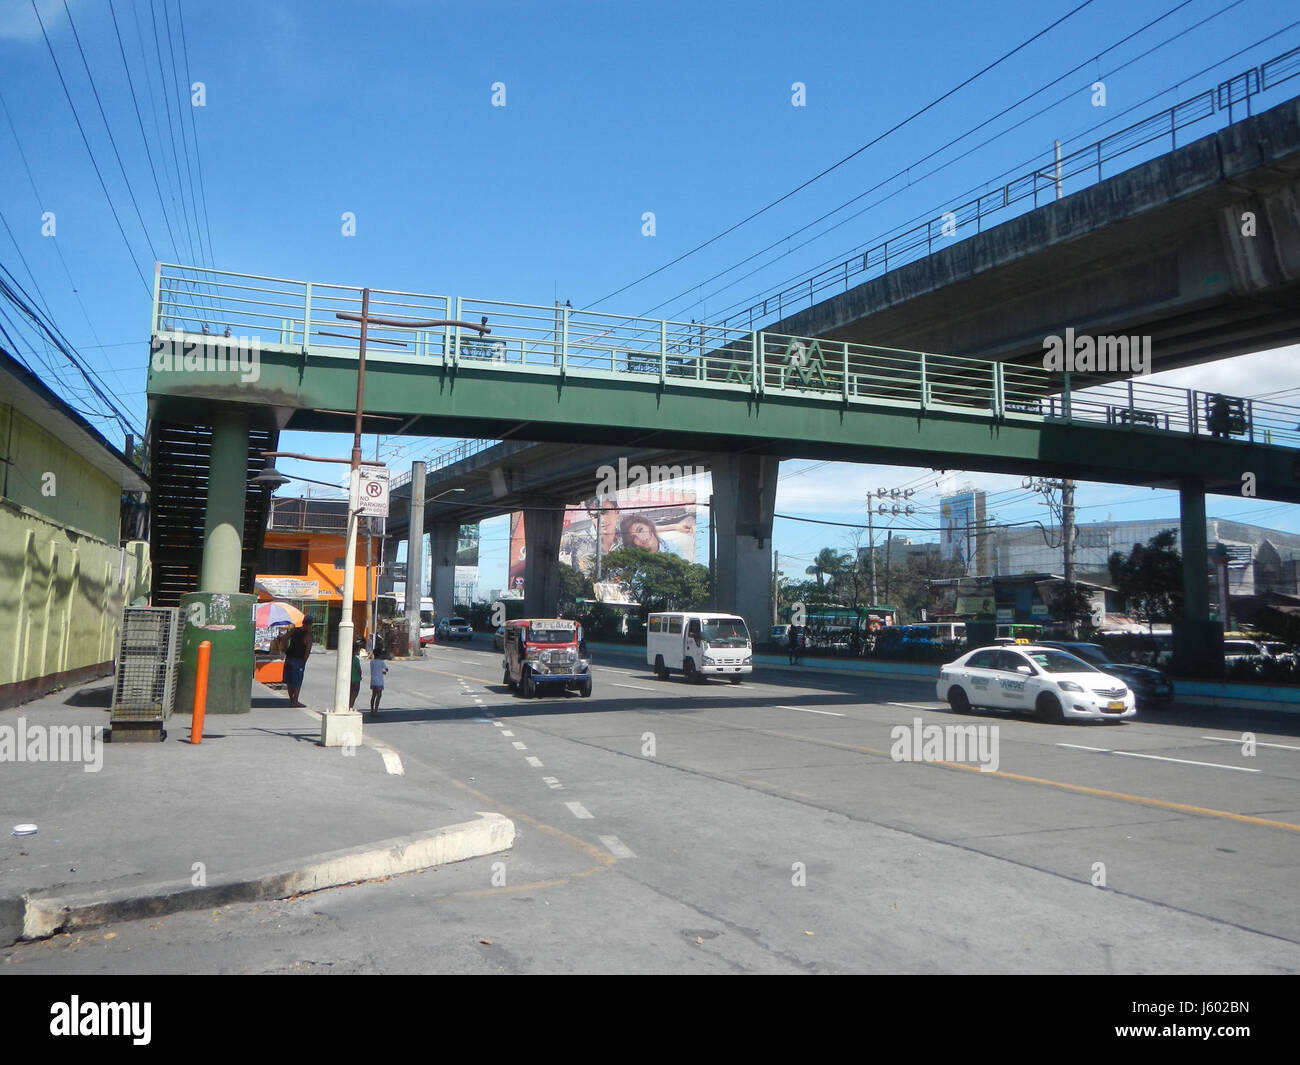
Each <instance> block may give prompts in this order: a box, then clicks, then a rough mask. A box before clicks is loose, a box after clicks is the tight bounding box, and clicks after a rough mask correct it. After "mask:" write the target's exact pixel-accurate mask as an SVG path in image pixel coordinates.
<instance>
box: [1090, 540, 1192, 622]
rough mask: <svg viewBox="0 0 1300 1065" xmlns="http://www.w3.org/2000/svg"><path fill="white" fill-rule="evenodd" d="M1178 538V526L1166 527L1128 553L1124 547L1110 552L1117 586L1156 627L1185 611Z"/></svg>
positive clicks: (1139, 616) (1140, 616)
mask: <svg viewBox="0 0 1300 1065" xmlns="http://www.w3.org/2000/svg"><path fill="white" fill-rule="evenodd" d="M1177 538H1178V532H1177V530H1175V529H1164V530H1162V531H1161V532H1158V533H1156V535H1155V536H1153V537H1151V539H1150V540H1148V541H1147V543H1146V544H1145V546H1144V545H1142V544H1134V545H1133V550H1132V551H1130V552H1129V553H1128V556H1127V557H1125V555H1124V554H1123V553H1122V552H1120V551H1116V552H1115V553H1114V554H1112V555H1111V556H1110V576H1111V580H1112V581H1113V582H1114V584H1115V588H1116V589H1117V590H1118V591H1119V593H1120V595H1122V596H1123V597H1124V600H1125V602H1127V603H1128V607H1129V610H1131V611H1132V612H1133V614H1134V615H1135V616H1136V617H1137V619H1138V620H1139V621H1145V622H1146V623H1147V626H1148V627H1149V628H1150V629H1151V630H1152V631H1154V629H1155V623H1156V622H1157V621H1173V620H1174V618H1176V617H1179V616H1180V615H1181V614H1182V612H1183V556H1182V555H1181V554H1180V553H1179V551H1178V548H1176V547H1174V542H1175V541H1176V540H1177ZM1204 564H1205V560H1204V559H1202V560H1201V565H1202V566H1203V565H1204Z"/></svg>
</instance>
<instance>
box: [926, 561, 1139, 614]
mask: <svg viewBox="0 0 1300 1065" xmlns="http://www.w3.org/2000/svg"><path fill="white" fill-rule="evenodd" d="M1064 583H1065V578H1064V577H1062V576H1061V575H1060V574H1059V573H1051V572H1044V573H1022V574H1018V575H1015V576H1010V575H1008V576H996V577H955V578H952V579H950V580H939V581H930V582H929V584H930V617H931V619H934V618H974V617H976V616H977V615H978V616H981V617H987V618H990V619H996V620H997V621H999V622H1002V623H1013V622H1020V623H1028V624H1038V625H1043V626H1044V627H1049V626H1050V625H1051V623H1052V606H1051V604H1052V599H1053V598H1054V596H1055V594H1056V592H1057V589H1059V588H1060V587H1061V586H1062V585H1063V584H1064ZM1076 583H1078V584H1080V585H1082V586H1083V587H1084V588H1086V589H1087V590H1088V591H1089V592H1091V593H1092V599H1093V623H1094V624H1096V625H1097V626H1099V627H1100V626H1102V625H1103V624H1104V623H1107V622H1109V621H1110V620H1112V619H1115V618H1117V616H1118V610H1119V605H1120V599H1119V595H1118V593H1117V592H1116V591H1115V589H1114V588H1112V587H1110V586H1109V585H1105V584H1100V583H1097V582H1094V581H1088V580H1078V581H1076Z"/></svg>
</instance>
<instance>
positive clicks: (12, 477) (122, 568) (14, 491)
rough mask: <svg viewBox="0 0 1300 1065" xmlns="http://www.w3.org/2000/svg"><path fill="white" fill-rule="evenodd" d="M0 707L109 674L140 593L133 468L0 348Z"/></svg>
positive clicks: (144, 566)
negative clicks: (125, 619)
mask: <svg viewBox="0 0 1300 1065" xmlns="http://www.w3.org/2000/svg"><path fill="white" fill-rule="evenodd" d="M0 396H2V397H3V399H0V633H3V634H4V639H3V641H0V707H7V706H16V705H17V704H19V703H23V702H26V701H27V700H29V699H35V698H37V697H38V696H41V695H44V694H45V693H46V692H49V691H51V690H53V689H54V688H57V687H59V686H61V685H69V684H78V683H81V682H82V681H85V680H90V679H92V678H94V677H102V676H105V675H107V674H109V673H111V672H112V670H113V661H114V660H115V659H116V657H117V650H118V648H117V642H118V638H119V632H120V628H121V622H122V609H123V607H124V606H127V605H130V604H132V603H140V604H143V603H144V602H145V601H146V597H147V596H148V594H149V582H150V566H149V545H148V543H147V542H146V541H145V539H144V537H145V536H146V535H147V533H146V530H145V529H144V527H143V521H144V508H143V507H142V506H141V505H140V502H139V500H140V495H139V494H141V493H145V492H147V491H148V489H149V485H148V483H147V482H146V481H145V479H144V475H143V474H142V473H141V471H140V470H139V469H138V468H137V467H136V466H135V465H134V464H133V463H132V462H131V461H130V459H129V458H128V456H127V455H125V454H123V453H122V452H121V451H118V450H117V449H116V448H115V447H113V446H112V445H111V444H109V442H108V441H107V440H105V439H104V437H103V436H102V435H100V433H99V431H98V430H97V429H96V428H95V427H94V426H92V425H91V424H90V423H89V422H87V421H86V420H85V418H83V417H82V416H81V415H80V414H78V413H77V412H76V411H75V410H73V409H72V408H71V407H69V406H68V405H67V404H66V403H64V402H63V400H61V399H59V397H58V396H56V395H55V394H54V393H53V392H51V391H50V390H49V388H47V387H46V386H45V385H44V384H43V383H42V382H41V381H40V380H39V379H38V378H37V377H36V375H35V374H33V373H32V372H31V371H30V370H28V369H27V368H26V367H25V366H23V364H22V363H20V362H19V361H18V360H17V359H14V358H12V357H11V356H10V355H9V354H8V353H7V352H4V351H0ZM128 450H130V445H129V444H128Z"/></svg>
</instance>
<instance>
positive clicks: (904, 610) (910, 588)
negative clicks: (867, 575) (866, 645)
mask: <svg viewBox="0 0 1300 1065" xmlns="http://www.w3.org/2000/svg"><path fill="white" fill-rule="evenodd" d="M965 570H966V567H965V565H964V564H963V563H962V561H961V560H960V559H953V558H940V557H939V556H938V555H934V554H923V555H910V556H908V558H907V559H906V560H904V561H903V562H895V563H893V564H892V565H891V566H890V567H889V582H888V583H889V596H890V598H891V599H893V602H892V603H887V604H884V605H886V606H896V607H898V613H899V620H900V621H901V622H903V623H904V624H911V623H913V622H917V621H920V620H921V611H922V610H929V609H930V582H931V581H939V580H947V579H950V578H952V577H962V576H965ZM876 580H877V582H878V583H881V584H883V583H884V582H883V581H882V579H881V577H880V576H879V574H877V577H876Z"/></svg>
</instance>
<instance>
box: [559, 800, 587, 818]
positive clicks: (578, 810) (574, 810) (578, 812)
mask: <svg viewBox="0 0 1300 1065" xmlns="http://www.w3.org/2000/svg"><path fill="white" fill-rule="evenodd" d="M564 805H565V806H567V807H568V808H569V813H571V814H573V816H574V817H577V818H580V819H582V820H588V819H592V818H593V815H592V814H591V813H589V812H588V811H587V808H586V807H585V806H583V805H582V803H580V802H566V803H565V804H564Z"/></svg>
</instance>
